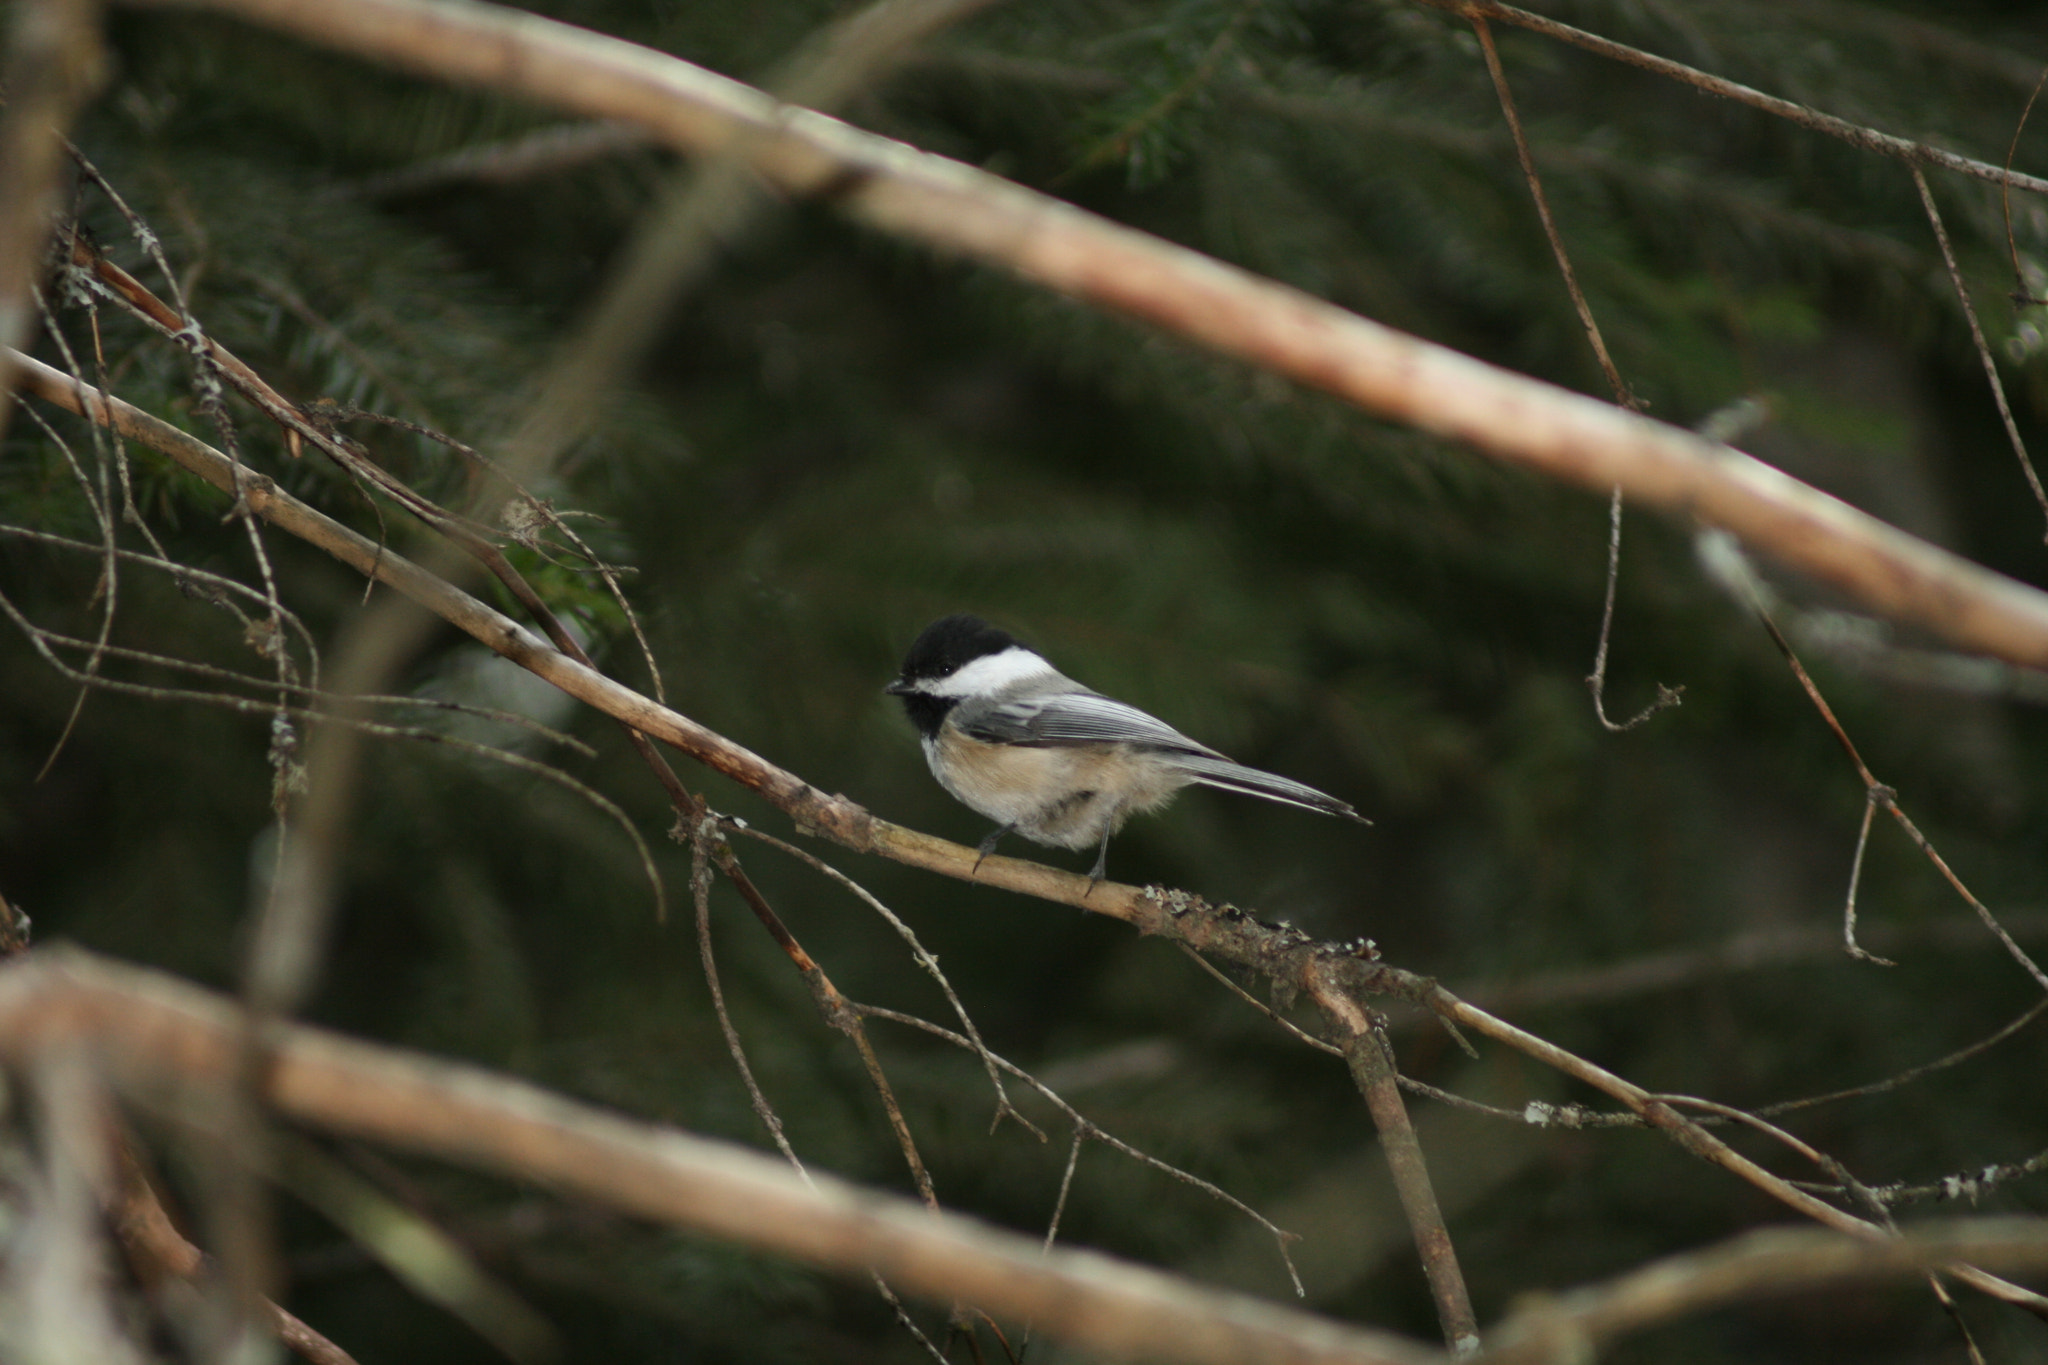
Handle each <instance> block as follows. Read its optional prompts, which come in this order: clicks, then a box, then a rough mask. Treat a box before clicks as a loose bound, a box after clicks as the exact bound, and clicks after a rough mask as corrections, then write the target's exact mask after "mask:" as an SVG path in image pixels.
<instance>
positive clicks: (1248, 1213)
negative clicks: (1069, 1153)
mask: <svg viewBox="0 0 2048 1365" xmlns="http://www.w3.org/2000/svg"><path fill="white" fill-rule="evenodd" d="M855 1008H857V1009H858V1010H859V1011H860V1012H861V1014H862V1015H863V1016H865V1017H866V1018H869V1019H887V1020H889V1021H890V1022H891V1023H896V1024H902V1025H904V1026H905V1027H906V1028H914V1029H918V1030H921V1031H922V1032H925V1033H929V1034H931V1035H932V1036H933V1037H934V1038H943V1039H945V1040H946V1041H947V1042H949V1043H951V1044H952V1045H953V1046H954V1047H957V1048H961V1049H964V1050H966V1051H969V1052H971V1051H973V1050H974V1044H973V1043H972V1042H971V1041H970V1040H969V1039H967V1038H966V1037H965V1036H963V1035H961V1034H958V1033H955V1032H953V1030H951V1029H949V1028H945V1027H943V1026H941V1025H938V1024H934V1023H932V1022H931V1021H930V1020H929V1019H920V1018H918V1017H917V1016H916V1015H914V1014H904V1013H902V1012H901V1011H900V1010H892V1009H884V1008H883V1007H882V1006H880V1005H858V1006H855ZM989 1055H990V1057H991V1058H993V1059H994V1061H995V1064H996V1065H997V1066H999V1067H1001V1068H1002V1069H1003V1070H1004V1071H1007V1072H1008V1073H1009V1074H1010V1075H1012V1076H1015V1077H1016V1078H1017V1079H1018V1080H1020V1081H1022V1082H1024V1084H1026V1085H1028V1086H1030V1087H1031V1088H1032V1089H1033V1090H1036V1091H1037V1092H1038V1093H1039V1094H1040V1095H1042V1096H1044V1097H1045V1099H1046V1100H1047V1102H1049V1103H1050V1104H1051V1105H1052V1106H1053V1107H1054V1108H1056V1109H1058V1110H1059V1111H1060V1112H1061V1113H1062V1114H1064V1115H1066V1117H1067V1121H1068V1122H1069V1123H1070V1124H1072V1125H1073V1129H1074V1133H1075V1136H1076V1137H1077V1138H1086V1139H1088V1140H1089V1141H1091V1142H1099V1143H1101V1144H1102V1145H1103V1146H1105V1147H1108V1148H1110V1149H1111V1150H1113V1151H1115V1152H1119V1153H1121V1154H1122V1155H1124V1156H1127V1157H1129V1158H1130V1159H1131V1160H1133V1161H1135V1162H1137V1163H1139V1164H1140V1165H1143V1166H1149V1167H1151V1168H1152V1169H1153V1170H1155V1171H1158V1172H1159V1173H1160V1174H1161V1175H1164V1176H1166V1177H1168V1178H1169V1179H1172V1180H1178V1181H1179V1182H1180V1183H1181V1184H1183V1185H1190V1186H1193V1187H1194V1188H1195V1189H1198V1190H1200V1191H1201V1192H1202V1193H1204V1194H1206V1195H1208V1196H1209V1197H1210V1198H1211V1199H1214V1200H1215V1201H1216V1202H1218V1203H1219V1204H1227V1205H1229V1206H1230V1207H1231V1208H1233V1209H1235V1210H1237V1211H1238V1212H1239V1213H1241V1214H1243V1215H1244V1216H1245V1217H1247V1218H1249V1219H1251V1220H1252V1221H1253V1222H1254V1223H1257V1224H1258V1225H1259V1226H1260V1227H1261V1228H1263V1229H1265V1230H1266V1231H1267V1232H1268V1233H1270V1234H1271V1235H1272V1237H1273V1241H1274V1243H1275V1244H1276V1245H1277V1247H1278V1249H1279V1252H1280V1259H1281V1261H1282V1262H1283V1263H1284V1264H1285V1265H1286V1267H1287V1277H1288V1279H1289V1281H1290V1282H1291V1283H1292V1284H1293V1285H1294V1293H1295V1296H1296V1297H1297V1298H1307V1297H1308V1291H1307V1290H1306V1289H1304V1288H1303V1287H1302V1283H1301V1273H1300V1272H1299V1271H1297V1270H1296V1269H1295V1267H1294V1257H1293V1254H1292V1253H1290V1252H1289V1251H1288V1247H1289V1245H1290V1244H1292V1243H1294V1242H1298V1241H1300V1240H1301V1234H1300V1233H1298V1232H1289V1231H1287V1230H1286V1229H1285V1228H1283V1227H1281V1226H1280V1225H1279V1224H1277V1223H1275V1222H1273V1220H1272V1219H1270V1218H1268V1217H1266V1216H1265V1215H1264V1214H1262V1213H1260V1212H1259V1211H1258V1210H1257V1209H1255V1208H1253V1207H1252V1206H1251V1205H1249V1204H1247V1203H1245V1202H1244V1201H1243V1200H1242V1199H1239V1198H1238V1197H1237V1196H1236V1195H1234V1194H1231V1193H1230V1192H1229V1191H1228V1190H1225V1189H1223V1188H1222V1187H1221V1186H1219V1185H1214V1184H1211V1183H1210V1182H1209V1181H1207V1180H1204V1179H1202V1177H1200V1176H1198V1175H1195V1174H1194V1173H1192V1172H1190V1171H1184V1170H1182V1169H1181V1168H1180V1167H1178V1166H1175V1165H1173V1164H1172V1163H1171V1162H1166V1161H1161V1160H1160V1159H1159V1158H1158V1157H1156V1156H1153V1155H1152V1154H1151V1153H1150V1152H1147V1151H1144V1150H1142V1149H1140V1148H1137V1147H1133V1146H1132V1145H1131V1144H1130V1143H1128V1142H1125V1141H1124V1140H1123V1139H1122V1138H1120V1137H1118V1136H1117V1135H1116V1134H1114V1133H1112V1132H1110V1131H1108V1130H1107V1129H1105V1128H1102V1127H1100V1126H1099V1125H1097V1124H1096V1122H1095V1121H1094V1120H1093V1119H1091V1118H1089V1117H1088V1116H1087V1115H1085V1114H1083V1113H1082V1112H1081V1111H1080V1110H1078V1109H1076V1108H1074V1106H1073V1105H1071V1104H1069V1103H1067V1101H1066V1100H1064V1099H1062V1098H1061V1097H1060V1095H1059V1093H1058V1092H1057V1091H1055V1090H1054V1089H1053V1088H1052V1087H1051V1086H1049V1085H1047V1084H1046V1083H1045V1082H1044V1081H1041V1080H1039V1079H1038V1077H1036V1076H1034V1075H1032V1074H1031V1073H1030V1072H1028V1071H1026V1070H1025V1069H1024V1068H1023V1067H1021V1066H1018V1065H1017V1064H1016V1063H1015V1062H1012V1061H1009V1060H1006V1059H1005V1058H1003V1057H1001V1056H997V1055H996V1054H994V1053H990V1054H989ZM1072 1162H1073V1159H1072V1158H1071V1157H1070V1158H1069V1159H1068V1167H1067V1174H1066V1176H1064V1177H1063V1178H1062V1182H1061V1193H1060V1204H1059V1205H1057V1206H1055V1208H1054V1210H1053V1217H1052V1225H1051V1227H1050V1228H1048V1230H1047V1232H1046V1245H1048V1246H1050V1245H1051V1244H1052V1233H1053V1232H1054V1231H1056V1230H1057V1229H1058V1227H1059V1219H1060V1214H1059V1209H1060V1207H1063V1206H1064V1203H1065V1199H1066V1182H1067V1181H1069V1180H1071V1179H1072V1178H1073V1164H1072Z"/></svg>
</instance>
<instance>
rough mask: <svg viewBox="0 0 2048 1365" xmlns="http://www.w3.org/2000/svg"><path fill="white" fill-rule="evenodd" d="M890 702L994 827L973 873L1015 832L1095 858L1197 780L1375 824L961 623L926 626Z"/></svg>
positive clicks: (1094, 875) (990, 630)
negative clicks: (1133, 820) (1130, 825)
mask: <svg viewBox="0 0 2048 1365" xmlns="http://www.w3.org/2000/svg"><path fill="white" fill-rule="evenodd" d="M883 691H885V692H887V693H889V694H891V695H893V696H896V697H900V698H902V700H903V709H904V711H905V712H906V713H907V714H908V715H909V717H910V721H911V724H913V725H914V726H916V727H917V732H918V737H919V739H920V741H921V742H922V744H923V747H924V756H925V761H926V762H927V763H928V764H930V765H931V770H932V776H934V777H936V778H938V780H939V785H940V786H942V787H944V788H945V789H946V790H947V791H948V792H949V793H951V794H952V796H953V797H954V798H955V799H957V800H958V801H960V802H961V803H962V804H963V805H966V806H967V807H969V808H970V809H972V810H974V811H976V812H978V813H980V814H982V815H985V816H987V817H988V818H989V819H991V820H994V821H996V822H997V823H996V828H995V829H994V830H992V831H991V832H990V833H989V835H988V837H987V838H985V839H983V840H982V841H981V844H980V846H979V849H978V856H977V857H976V859H975V863H974V865H975V868H976V870H979V869H980V867H981V862H982V859H985V858H987V857H988V855H989V854H990V853H991V852H993V851H994V849H995V847H996V844H997V843H998V842H1000V841H1001V839H1002V838H1003V836H1004V835H1006V834H1021V835H1023V836H1024V837H1025V838H1026V839H1030V840H1032V841H1033V842H1035V843H1040V844H1045V845H1047V846H1048V847H1052V848H1071V849H1085V848H1088V847H1089V846H1091V845H1093V846H1095V848H1096V855H1095V867H1094V869H1093V870H1092V871H1091V872H1090V873H1089V874H1088V883H1089V890H1090V891H1093V890H1094V889H1095V887H1096V886H1097V885H1098V884H1100V883H1101V881H1102V878H1103V873H1104V869H1105V868H1106V867H1107V865H1108V862H1109V838H1110V836H1111V835H1112V834H1115V833H1116V832H1117V831H1118V830H1120V829H1122V828H1123V825H1124V822H1125V821H1126V820H1128V819H1129V818H1130V817H1131V816H1133V815H1135V814H1137V813H1139V812H1140V811H1152V810H1157V809H1158V808H1159V807H1161V806H1163V805H1165V804H1166V803H1167V802H1168V801H1169V800H1171V799H1172V798H1173V796H1174V794H1175V793H1176V792H1178V791H1179V790H1180V789H1181V788H1182V787H1185V786H1188V785H1189V784H1191V783H1203V784H1206V785H1208V786H1211V787H1222V788H1224V789H1225V790H1227V791H1234V792H1243V793H1244V794H1246V795H1248V796H1258V797H1263V798H1265V799H1266V800H1268V801H1278V802H1281V803H1283V804H1285V805H1290V806H1300V807H1302V808H1304V809H1306V810H1312V811H1320V812H1321V813H1322V814H1324V815H1333V816H1336V817H1338V818H1340V819H1344V820H1355V821H1357V822H1358V823H1360V824H1371V823H1372V822H1371V821H1370V820H1367V819H1366V818H1365V817H1364V816H1362V815H1360V814H1359V813H1358V812H1357V811H1355V810H1353V809H1352V808H1351V807H1350V806H1349V805H1348V804H1346V803H1345V802H1343V801H1339V800H1338V799H1337V798H1336V797H1334V796H1330V795H1328V794H1326V793H1324V792H1319V791H1317V790H1316V789H1315V788H1314V787H1310V786H1307V785H1305V784H1303V783H1300V782H1296V781H1294V780H1293V779H1291V778H1286V777H1280V776H1278V775H1276V774H1274V773H1268V772H1261V771H1259V770H1258V769H1257V768H1248V767H1246V766H1245V765H1244V764H1242V763H1238V762H1235V761H1233V760H1232V759H1230V758H1228V757H1226V756H1225V755H1223V754H1220V753H1218V752H1217V751H1216V750H1214V749H1211V748H1210V747H1209V746H1208V745H1206V744H1202V743H1199V742H1197V741H1195V740H1192V739H1189V738H1188V737H1187V736H1186V735H1184V734H1182V733H1181V732H1180V731H1178V730H1176V729H1174V728H1173V727H1172V726H1171V725H1168V724H1167V723H1166V722H1165V721H1163V720H1160V719H1159V718H1158V717H1156V716H1152V715H1148V714H1147V713H1146V712H1144V711H1140V710H1139V709H1138V708H1137V707H1135V706H1132V705H1130V704H1128V703H1126V702H1121V701H1118V700H1116V699H1115V698H1113V697H1105V696H1103V695H1102V694H1101V693H1100V692H1095V691H1091V690H1090V689H1089V688H1086V687H1083V686H1082V685H1081V684H1080V683H1077V682H1075V681H1074V680H1073V679H1072V678H1069V677H1067V676H1066V675H1065V674H1063V673H1061V672H1060V671H1059V670H1058V669H1056V668H1054V667H1053V666H1052V664H1051V663H1050V662H1048V661H1047V659H1046V658H1045V656H1044V655H1042V654H1040V653H1038V651H1036V650H1034V649H1032V648H1030V647H1029V646H1028V645H1026V644H1024V643H1023V642H1022V641H1020V640H1018V639H1017V637H1016V636H1014V635H1011V634H1010V633H1009V632H1008V631H1005V630H1002V629H1000V628H998V627H996V626H993V625H990V624H989V623H988V622H987V621H984V620H982V619H981V618H980V617H978V616H972V615H968V614H966V613H959V614H956V615H952V616H944V617H941V618H940V619H938V620H936V621H934V622H932V623H931V624H930V625H928V626H926V627H925V628H924V630H923V631H921V632H920V633H919V634H918V637H917V639H916V640H915V641H914V642H913V643H912V644H911V646H910V652H909V654H908V655H906V656H905V657H904V660H903V669H902V673H901V675H900V676H898V677H897V678H896V680H895V681H894V682H891V683H890V684H889V685H888V686H887V687H885V688H884V689H883Z"/></svg>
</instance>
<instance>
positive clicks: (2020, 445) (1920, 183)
mask: <svg viewBox="0 0 2048 1365" xmlns="http://www.w3.org/2000/svg"><path fill="white" fill-rule="evenodd" d="M2028 103H2029V104H2030V105H2031V104H2032V103H2033V101H2032V100H2029V101H2028ZM2013 136H2014V137H2015V138H2017V137H2018V136H2019V135H2018V133H2014V135H2013ZM1910 165H1911V168H1912V171H1913V188H1914V189H1917V190H1919V191H1920V206H1921V207H1922V208H1924V209H1926V210H1927V221H1928V222H1929V223H1931V224H1932V225H1933V227H1934V240H1935V241H1936V242H1938V243H1940V245H1941V259H1942V262H1943V263H1944V264H1945V265H1947V266H1948V278H1949V282H1950V283H1951V284H1953V285H1955V288H1956V302H1958V303H1960V304H1961V305H1962V306H1963V321H1965V322H1967V323H1969V324H1970V340H1971V341H1972V342H1974V343H1976V347H1977V358H1978V359H1979V360H1980V361H1982V362H1983V364H1984V377H1985V378H1986V379H1987V380H1989V381H1990V383H1991V401H1992V402H1994V403H1996V404H1997V405H1998V420H1999V421H2000V422H2002V423H2004V424H2005V438H2006V440H2008V441H2010V442H2012V453H2013V454H2014V455H2015V456H2017V457H2018V458H2019V462H2020V472H2021V473H2022V474H2024V475H2026V476H2027V487H2028V488H2030V489H2032V490H2033V492H2034V501H2035V502H2036V503H2037V504H2039V506H2040V508H2041V515H2042V517H2043V518H2044V519H2048V489H2044V488H2042V487H2041V476H2040V474H2039V473H2037V472H2036V471H2035V469H2034V461H2033V457H2032V456H2030V455H2028V454H2027V442H2026V438H2025V437H2023V436H2021V435H2020V428H2019V423H2017V422H2015V421H2013V418H2012V405H2011V404H2010V403H2008V402H2006V401H2005V381H2004V380H2002V379H2000V378H1999V377H1998V362H1997V361H1995V360H1993V359H1992V358H1991V347H1990V345H1989V343H1987V342H1986V341H1985V340H1984V326H1983V324H1982V323H1980V322H1978V321H1977V305H1976V304H1974V303H1972V302H1970V286H1969V285H1968V284H1967V283H1966V282H1965V281H1964V280H1963V267H1962V265H1961V263H1960V262H1958V261H1957V260H1956V249H1955V247H1954V246H1953V245H1951V244H1950V242H1949V240H1948V229H1947V228H1946V227H1945V226H1943V225H1942V221H1941V210H1940V209H1939V208H1937V207H1936V206H1935V203H1934V191H1933V190H1931V189H1929V188H1928V187H1927V173H1926V172H1925V171H1923V170H1921V169H1920V163H1919V162H1917V161H1915V162H1912V163H1910ZM1999 189H2000V190H2001V191H2003V192H2006V193H2010V190H2008V189H2007V187H2006V186H2004V185H2002V184H2001V185H2000V186H1999ZM2042 539H2043V540H2044V541H2048V532H2044V533H2043V536H2042Z"/></svg>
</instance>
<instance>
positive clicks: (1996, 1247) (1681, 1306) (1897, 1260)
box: [1481, 1218, 2048, 1365]
mask: <svg viewBox="0 0 2048 1365" xmlns="http://www.w3.org/2000/svg"><path fill="white" fill-rule="evenodd" d="M1957 1259H1970V1260H1981V1261H1986V1262H1992V1263H2000V1264H2004V1265H2007V1266H2011V1267H2014V1268H2020V1267H2025V1266H2029V1265H2039V1264H2048V1219H2039V1218H1982V1219H1968V1220H1960V1221H1957V1222H1954V1223H1948V1224H1933V1225H1929V1226H1925V1227H1919V1228H1915V1229H1913V1230H1912V1231H1911V1232H1909V1233H1907V1234H1905V1235H1904V1236H1901V1237H1895V1238H1891V1239H1888V1240H1885V1241H1879V1242H1873V1241H1866V1240H1863V1239H1860V1238H1853V1237H1842V1236H1839V1235H1837V1234H1833V1233H1828V1232H1823V1231H1820V1230H1818V1229H1812V1228H1773V1229H1770V1230H1768V1231H1764V1232H1752V1233H1745V1234H1743V1235H1742V1236H1740V1237H1735V1238H1731V1239H1730V1240H1728V1241H1726V1242H1723V1243H1721V1244H1720V1245H1719V1246H1714V1247H1709V1248H1707V1249H1706V1250H1704V1251H1695V1252H1688V1253H1686V1254H1684V1255H1681V1256H1673V1257H1669V1258H1667V1259H1665V1260H1662V1261H1653V1262H1651V1263H1650V1264H1648V1265H1645V1266H1641V1267H1639V1268H1637V1269H1635V1270H1632V1271H1630V1272H1629V1273H1627V1274H1625V1275H1622V1276H1619V1277H1617V1278H1616V1279H1614V1280H1610V1281H1609V1282H1607V1283H1606V1284H1604V1285H1593V1286H1589V1287H1587V1288H1584V1289H1576V1290H1572V1291H1570V1292H1568V1293H1565V1294H1559V1295H1556V1296H1554V1297H1546V1298H1544V1299H1543V1300H1542V1301H1540V1302H1538V1303H1536V1304H1534V1305H1533V1306H1531V1307H1529V1308H1526V1309H1524V1310H1522V1311H1520V1312H1518V1313H1516V1314H1514V1315H1513V1316H1512V1317H1510V1318H1509V1319H1508V1320H1507V1321H1506V1322H1504V1323H1502V1324H1501V1326H1500V1327H1499V1328H1498V1329H1497V1331H1496V1333H1495V1335H1494V1338H1493V1340H1494V1343H1495V1345H1494V1349H1493V1350H1490V1351H1488V1352H1487V1353H1486V1354H1485V1355H1483V1356H1482V1357H1481V1359H1482V1360H1484V1361H1486V1362H1487V1365H1509V1362H1515V1365H1523V1362H1527V1363H1528V1365H1537V1362H1553V1361H1558V1360H1564V1359H1585V1358H1588V1357H1590V1356H1591V1355H1592V1354H1593V1351H1594V1349H1595V1347H1596V1346H1597V1345H1598V1344H1599V1343H1602V1342H1605V1341H1608V1340H1611V1339H1613V1338H1615V1337H1618V1336H1622V1335H1624V1334H1626V1333H1630V1332H1637V1331H1641V1330H1643V1329H1644V1328H1647V1327H1651V1326H1654V1325H1656V1324H1657V1323H1660V1322H1667V1321H1669V1320H1671V1319H1672V1318H1675V1317H1679V1316H1683V1315H1687V1314H1692V1313H1700V1312H1704V1311H1706V1310H1708V1309H1710V1308H1715V1307H1719V1306H1721V1305H1723V1304H1729V1303H1739V1302H1742V1301H1744V1300H1746V1299H1752V1298H1755V1297H1757V1296H1759V1295H1760V1294H1765V1293H1769V1294H1773V1295H1775V1294H1782V1293H1785V1292H1787V1291H1790V1290H1795V1289H1809V1288H1820V1287H1824V1286H1827V1285H1832V1284H1841V1283H1845V1282H1851V1281H1857V1280H1867V1279H1878V1278H1885V1279H1890V1278H1896V1277H1899V1276H1903V1275H1911V1274H1915V1273H1918V1272H1921V1271H1924V1270H1926V1269H1928V1268H1930V1267H1938V1266H1941V1265H1943V1264H1946V1263H1949V1262H1951V1261H1953V1260H1957ZM1573 1347H1576V1348H1577V1349H1576V1351H1573V1349H1572V1348H1573Z"/></svg>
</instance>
